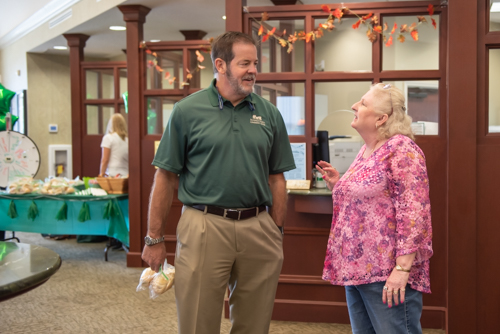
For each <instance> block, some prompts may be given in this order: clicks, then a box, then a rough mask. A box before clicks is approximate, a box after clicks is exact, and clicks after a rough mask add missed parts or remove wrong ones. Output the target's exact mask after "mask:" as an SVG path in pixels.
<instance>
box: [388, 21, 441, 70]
mask: <svg viewBox="0 0 500 334" xmlns="http://www.w3.org/2000/svg"><path fill="white" fill-rule="evenodd" d="M428 18H429V17H428V16H426V19H428ZM433 18H434V20H436V25H437V28H436V29H434V27H433V26H432V23H431V22H427V23H423V24H421V25H419V26H418V36H419V37H418V41H414V40H413V38H412V37H411V36H410V35H409V34H404V35H403V36H404V38H405V42H404V43H401V42H399V41H398V36H399V31H400V26H401V25H402V24H407V25H408V26H410V25H411V24H412V23H414V22H416V20H417V18H416V16H414V15H412V16H389V17H384V22H385V23H387V25H388V27H389V28H388V30H387V31H386V34H387V35H389V34H390V30H391V29H392V27H394V23H396V24H397V26H398V27H397V29H396V31H395V32H394V34H393V41H392V45H391V46H385V45H384V47H383V49H382V59H383V62H382V68H383V70H385V71H387V70H436V69H439V15H433Z"/></svg>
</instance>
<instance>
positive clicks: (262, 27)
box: [257, 24, 264, 36]
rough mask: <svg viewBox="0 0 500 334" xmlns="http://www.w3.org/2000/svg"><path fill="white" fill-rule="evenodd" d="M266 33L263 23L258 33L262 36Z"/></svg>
mask: <svg viewBox="0 0 500 334" xmlns="http://www.w3.org/2000/svg"><path fill="white" fill-rule="evenodd" d="M263 33H264V26H263V25H262V24H261V25H260V28H259V31H258V32H257V34H258V35H259V36H260V35H262V34H263Z"/></svg>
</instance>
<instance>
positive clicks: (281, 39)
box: [278, 38, 288, 47]
mask: <svg viewBox="0 0 500 334" xmlns="http://www.w3.org/2000/svg"><path fill="white" fill-rule="evenodd" d="M278 42H279V43H280V45H281V46H282V47H285V46H286V45H287V44H288V42H287V41H285V40H284V39H283V38H280V39H278Z"/></svg>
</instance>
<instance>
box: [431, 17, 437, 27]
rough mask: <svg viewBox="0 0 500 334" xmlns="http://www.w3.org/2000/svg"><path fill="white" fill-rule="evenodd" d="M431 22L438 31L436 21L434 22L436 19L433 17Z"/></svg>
mask: <svg viewBox="0 0 500 334" xmlns="http://www.w3.org/2000/svg"><path fill="white" fill-rule="evenodd" d="M431 21H432V25H433V26H434V29H436V20H434V19H433V18H432V17H431Z"/></svg>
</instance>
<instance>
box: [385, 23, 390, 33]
mask: <svg viewBox="0 0 500 334" xmlns="http://www.w3.org/2000/svg"><path fill="white" fill-rule="evenodd" d="M387 29H389V27H388V26H387V22H384V31H387Z"/></svg>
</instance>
